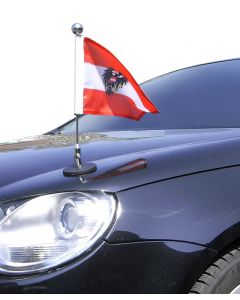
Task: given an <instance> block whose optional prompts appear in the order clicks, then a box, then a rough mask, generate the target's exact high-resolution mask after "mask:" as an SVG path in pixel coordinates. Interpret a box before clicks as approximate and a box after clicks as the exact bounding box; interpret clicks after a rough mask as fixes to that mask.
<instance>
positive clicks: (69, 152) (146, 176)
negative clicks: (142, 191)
mask: <svg viewBox="0 0 240 300" xmlns="http://www.w3.org/2000/svg"><path fill="white" fill-rule="evenodd" d="M74 139H75V136H74V135H42V136H38V137H35V138H27V139H22V140H18V141H15V142H13V143H4V144H0V166H1V168H0V199H9V198H16V197H23V196H28V195H33V194H40V193H49V192H59V191H66V190H76V189H78V190H89V189H101V190H106V191H110V192H117V191H120V190H123V189H127V188H131V187H134V186H138V185H142V184H146V183H151V182H154V181H158V180H163V179H167V178H172V177H176V176H181V175H186V174H190V173H195V172H200V171H206V170H210V169H215V168H221V167H226V166H231V165H236V164H240V129H201V130H200V129H198V130H166V131H161V130H143V131H114V132H101V133H85V134H81V135H80V139H79V142H80V144H81V149H82V160H83V162H87V161H89V162H90V161H91V162H95V163H96V164H97V172H95V173H93V174H90V175H87V176H84V177H83V178H82V180H80V179H79V178H66V177H64V176H63V172H62V171H63V168H64V167H67V166H70V165H71V164H73V144H74V142H75V141H74Z"/></svg>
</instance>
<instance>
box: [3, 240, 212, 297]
mask: <svg viewBox="0 0 240 300" xmlns="http://www.w3.org/2000/svg"><path fill="white" fill-rule="evenodd" d="M214 255H215V253H214V252H213V251H212V250H209V249H206V248H204V247H202V246H199V245H195V244H190V243H183V242H169V241H165V242H159V241H155V242H136V243H125V244H108V243H106V242H104V243H102V245H101V246H100V247H99V248H98V249H96V250H95V251H94V252H92V253H91V254H89V255H88V256H87V257H85V258H82V259H81V260H78V261H75V262H73V263H72V264H71V265H68V266H65V267H62V268H59V269H58V270H52V271H51V272H48V273H44V274H35V275H34V276H33V275H31V276H29V277H26V276H24V277H15V278H14V277H10V276H9V277H7V276H2V275H1V277H0V292H1V293H186V292H188V290H189V288H190V287H191V286H192V284H193V283H194V281H195V280H196V279H197V277H198V276H199V275H200V274H201V272H202V270H203V269H204V268H205V266H206V265H207V264H208V262H209V260H211V259H212V258H213V257H214Z"/></svg>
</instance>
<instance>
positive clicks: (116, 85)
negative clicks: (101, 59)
mask: <svg viewBox="0 0 240 300" xmlns="http://www.w3.org/2000/svg"><path fill="white" fill-rule="evenodd" d="M102 76H103V83H104V86H105V91H106V93H107V94H108V95H112V94H114V93H116V92H117V91H118V90H119V89H121V88H122V87H123V86H124V85H126V84H127V83H128V80H127V79H126V78H125V77H124V76H123V74H122V73H120V72H118V71H116V70H114V69H113V68H108V69H106V70H105V71H104V73H103V75H102Z"/></svg>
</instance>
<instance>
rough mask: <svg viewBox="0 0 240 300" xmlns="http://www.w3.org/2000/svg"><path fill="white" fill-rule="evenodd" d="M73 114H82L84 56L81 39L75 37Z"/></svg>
mask: <svg viewBox="0 0 240 300" xmlns="http://www.w3.org/2000/svg"><path fill="white" fill-rule="evenodd" d="M74 68H75V78H74V81H75V82H74V113H75V114H82V113H83V80H84V79H83V78H84V55H83V38H82V37H80V36H75V66H74Z"/></svg>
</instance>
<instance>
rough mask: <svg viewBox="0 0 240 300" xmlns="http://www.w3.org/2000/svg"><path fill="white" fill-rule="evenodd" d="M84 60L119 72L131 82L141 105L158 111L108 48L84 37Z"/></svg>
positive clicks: (151, 110) (153, 111)
mask: <svg viewBox="0 0 240 300" xmlns="http://www.w3.org/2000/svg"><path fill="white" fill-rule="evenodd" d="M84 61H85V62H86V63H90V64H93V65H96V66H100V67H106V68H113V69H114V70H116V71H118V72H121V73H122V74H123V76H124V77H126V78H127V80H128V81H129V82H130V83H131V85H132V86H133V88H134V89H135V91H136V93H137V94H138V96H139V98H140V99H141V101H142V103H143V105H144V106H145V107H146V108H147V109H148V110H149V111H150V112H151V113H158V110H157V108H156V107H155V106H154V105H153V103H152V102H151V101H150V100H149V99H148V97H147V96H146V95H145V94H144V92H143V91H142V89H141V88H140V87H139V85H138V84H137V82H136V81H135V79H134V78H133V76H132V75H131V74H130V72H129V71H128V70H127V69H126V68H125V67H124V66H123V65H122V64H121V62H120V61H119V60H118V59H117V58H116V57H115V56H114V55H113V54H112V53H111V52H110V51H109V50H107V49H106V48H104V47H103V46H101V45H100V44H98V43H96V42H95V41H93V40H91V39H89V38H87V37H85V38H84Z"/></svg>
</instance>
